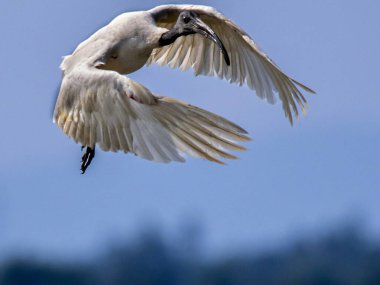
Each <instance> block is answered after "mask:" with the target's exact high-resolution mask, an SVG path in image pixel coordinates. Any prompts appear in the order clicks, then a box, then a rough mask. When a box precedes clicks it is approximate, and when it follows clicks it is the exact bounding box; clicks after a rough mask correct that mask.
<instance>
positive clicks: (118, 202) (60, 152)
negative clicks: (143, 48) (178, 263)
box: [0, 0, 380, 257]
mask: <svg viewBox="0 0 380 285" xmlns="http://www.w3.org/2000/svg"><path fill="white" fill-rule="evenodd" d="M173 2H175V3H182V1H173ZM164 3H168V2H164V1H128V0H124V1H121V0H108V1H100V0H86V1H84V0H83V1H75V0H69V1H68V0H65V1H48V0H45V1H42V0H35V1H29V0H17V1H1V2H0V37H1V39H0V41H1V42H0V55H1V71H0V99H1V100H0V126H1V133H2V134H1V139H0V257H1V256H5V255H7V254H12V253H15V252H32V253H37V254H47V255H51V254H58V255H62V256H70V255H73V254H75V253H77V252H81V253H84V254H85V253H89V252H91V251H93V250H96V249H98V248H99V245H102V244H103V243H104V242H106V241H107V240H109V239H113V238H117V239H119V238H129V237H131V236H135V234H136V232H138V230H139V229H140V228H142V227H143V226H144V225H145V224H146V223H151V224H157V225H158V226H159V227H162V229H163V230H164V231H166V232H169V233H170V232H175V230H176V228H178V227H179V226H180V225H181V223H182V222H183V221H184V220H187V219H194V220H196V221H199V222H200V223H201V225H202V228H203V231H204V234H205V240H206V242H207V245H208V248H209V249H210V250H212V251H214V252H222V251H228V250H232V249H234V248H242V247H247V246H250V248H252V249H254V248H262V247H263V246H270V245H271V244H281V243H284V242H286V241H287V240H289V239H292V238H294V237H296V236H297V235H298V234H300V233H307V232H313V231H317V230H319V229H325V228H328V227H332V226H334V225H336V224H337V223H345V222H349V221H350V219H353V218H354V219H356V218H357V217H359V218H360V219H361V220H362V221H364V222H365V223H366V227H367V228H368V229H369V231H370V232H371V233H372V234H373V236H374V237H380V230H379V229H380V208H379V207H380V206H379V205H380V204H379V202H380V163H379V159H380V148H379V146H380V120H379V119H380V111H379V106H380V80H379V66H380V55H379V47H380V37H379V26H380V18H379V15H378V12H379V11H380V1H378V0H364V1H360V2H359V1H330V0H320V1H314V0H288V1H283V0H269V1H251V0H249V1H248V0H247V1H244V0H235V1H193V3H196V4H205V5H211V6H214V7H216V8H217V9H218V10H220V11H221V12H223V13H224V14H225V15H227V16H228V17H230V18H232V19H233V20H234V21H235V22H237V23H238V24H239V25H241V26H242V27H243V28H244V29H245V30H246V31H247V32H248V33H249V34H250V35H251V36H252V37H253V38H254V39H255V40H256V42H257V43H258V44H259V45H260V46H261V48H262V49H263V50H264V51H266V52H267V53H268V54H269V55H270V57H272V58H273V59H274V61H275V62H276V63H277V64H278V65H279V66H280V67H281V68H282V69H283V70H284V71H285V72H286V73H287V74H289V75H291V76H292V77H294V78H296V79H297V80H299V81H300V82H302V83H305V84H306V85H308V86H310V87H312V88H313V89H315V90H316V91H317V93H318V94H317V95H312V94H306V96H307V99H308V102H309V106H310V108H309V112H308V115H307V116H306V117H301V119H300V120H299V121H298V122H296V123H295V124H294V126H293V127H292V126H290V124H289V123H288V122H287V120H286V119H285V117H284V115H283V112H282V109H281V106H280V104H276V105H274V106H273V105H269V104H267V103H266V102H264V101H261V100H260V99H259V98H258V97H256V96H255V94H254V93H253V92H252V91H251V90H249V89H248V88H246V87H238V86H236V85H230V84H228V83H227V82H223V81H221V80H218V79H215V78H209V77H197V78H196V77H194V76H193V75H192V73H191V72H186V73H181V72H180V71H179V70H170V69H169V68H159V67H149V68H144V69H142V70H140V71H138V72H137V73H135V74H133V75H132V76H131V77H132V78H134V79H135V80H137V81H139V82H141V83H142V84H144V85H146V86H147V87H148V88H149V89H150V90H152V91H153V92H155V93H159V94H164V95H167V96H173V97H178V98H180V99H182V100H185V101H187V102H190V103H192V104H193V105H197V106H200V107H202V108H205V109H207V110H210V111H213V112H216V113H218V114H221V115H223V116H225V117H227V118H229V119H231V120H232V121H234V122H236V123H238V124H239V125H241V126H242V127H244V128H245V129H246V130H248V131H249V133H250V135H251V136H252V137H253V138H254V141H252V142H250V143H248V144H247V147H248V148H249V150H248V151H246V152H242V153H239V154H238V155H239V157H240V158H241V159H240V160H238V161H229V162H228V165H227V166H220V165H216V164H212V163H210V162H206V161H202V160H197V159H192V158H189V159H188V162H187V163H186V164H179V163H172V164H169V165H162V164H156V163H152V162H148V161H145V160H142V159H139V158H136V157H134V156H132V155H124V154H121V153H119V154H114V153H105V152H101V151H98V152H97V156H96V157H95V160H94V161H93V163H92V165H91V166H90V168H89V169H88V173H86V175H80V171H79V164H80V157H81V151H80V146H79V145H76V144H75V143H74V142H73V141H72V140H70V139H69V138H67V137H66V136H65V135H64V134H63V133H62V132H61V131H60V130H59V129H58V128H57V127H56V126H55V125H54V124H53V123H52V120H51V113H52V108H53V104H54V100H55V96H56V92H57V89H58V87H59V83H60V79H61V72H60V70H59V69H58V66H59V64H60V61H61V57H62V56H63V55H66V54H70V53H71V52H72V51H73V49H74V48H75V47H76V46H77V45H78V44H79V43H80V42H81V41H83V40H84V39H86V38H87V37H88V36H89V35H90V34H91V33H93V32H94V31H96V30H97V29H98V28H100V27H101V26H103V25H104V24H106V23H107V22H109V21H110V20H111V19H112V18H113V17H115V16H117V15H118V14H120V13H122V12H125V11H132V10H143V9H148V8H151V7H153V6H155V5H158V4H164Z"/></svg>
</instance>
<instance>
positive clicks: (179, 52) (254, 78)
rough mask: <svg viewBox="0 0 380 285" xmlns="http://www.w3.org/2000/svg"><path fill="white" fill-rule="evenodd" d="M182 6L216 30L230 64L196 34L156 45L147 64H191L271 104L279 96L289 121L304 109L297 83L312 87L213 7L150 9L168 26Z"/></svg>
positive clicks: (305, 88)
mask: <svg viewBox="0 0 380 285" xmlns="http://www.w3.org/2000/svg"><path fill="white" fill-rule="evenodd" d="M184 10H192V11H193V12H195V13H197V14H198V16H199V17H200V18H201V19H202V20H203V21H204V22H205V23H206V24H207V25H209V26H210V27H211V29H213V30H214V31H215V33H216V34H217V35H218V36H219V38H220V39H221V41H222V42H223V43H224V45H225V47H226V49H227V52H228V53H229V56H230V59H231V66H227V64H226V63H225V61H224V59H223V56H222V55H221V53H220V52H219V50H218V48H217V47H216V45H215V44H214V43H213V42H211V41H210V40H208V39H206V38H204V37H202V36H200V35H198V34H196V35H189V36H186V37H180V38H179V39H177V41H175V42H174V43H173V44H172V45H168V46H164V47H160V48H157V49H155V50H154V51H153V52H152V55H151V56H150V58H149V60H148V62H147V64H152V63H158V64H159V65H165V64H169V66H170V67H171V68H180V69H181V70H187V69H189V68H193V69H194V73H195V75H200V74H203V75H208V76H214V75H216V76H218V77H219V78H222V79H226V80H228V81H229V82H231V83H237V84H239V85H243V84H247V85H248V87H249V88H251V89H252V90H255V91H256V94H257V95H258V96H259V97H260V98H262V99H265V100H266V101H268V102H269V103H271V104H273V103H275V98H276V97H277V96H278V97H279V98H280V100H281V101H282V105H283V109H284V112H285V116H286V117H287V118H288V119H289V120H290V122H291V123H292V122H293V116H294V115H295V116H296V117H298V114H299V111H298V108H300V109H301V110H302V111H303V112H305V108H306V107H307V104H306V100H305V98H304V96H303V95H302V93H301V92H300V90H299V89H298V87H300V88H302V89H303V90H305V91H307V92H311V93H314V91H313V90H311V89H310V88H308V87H306V86H304V85H302V84H301V83H299V82H297V81H295V80H293V79H292V78H290V77H289V76H287V75H285V74H284V73H283V72H282V71H281V70H280V69H279V68H278V67H277V66H276V65H275V64H274V62H273V61H272V60H271V59H270V58H269V57H268V56H267V55H266V54H265V53H264V52H262V51H261V50H260V49H259V47H258V46H257V45H256V43H255V42H254V41H253V40H252V38H250V37H249V36H248V34H247V33H246V32H245V31H243V30H242V29H241V28H240V27H239V26H238V25H236V24H235V23H234V22H232V21H231V20H229V19H228V18H226V17H225V16H224V15H222V14H221V13H220V12H218V11H216V10H215V9H214V8H212V7H208V6H201V5H161V6H158V7H156V8H154V9H152V10H150V13H151V14H152V16H153V18H154V19H155V21H156V23H157V25H158V26H160V27H164V28H167V29H170V28H172V27H173V26H174V24H175V22H176V20H177V18H178V15H179V13H180V12H182V11H184ZM276 94H277V96H276ZM296 102H297V103H296Z"/></svg>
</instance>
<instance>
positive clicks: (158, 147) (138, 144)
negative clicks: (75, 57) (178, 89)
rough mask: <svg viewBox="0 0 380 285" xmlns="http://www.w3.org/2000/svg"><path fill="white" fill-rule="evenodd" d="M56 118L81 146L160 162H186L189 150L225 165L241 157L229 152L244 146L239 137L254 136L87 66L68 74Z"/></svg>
mask: <svg viewBox="0 0 380 285" xmlns="http://www.w3.org/2000/svg"><path fill="white" fill-rule="evenodd" d="M166 52H171V51H170V50H168V51H166ZM178 52H179V53H178ZM180 53H181V51H177V53H176V56H177V57H182V56H183V54H180ZM186 56H187V55H186ZM189 59H190V57H189ZM54 121H55V122H56V123H57V125H58V126H59V127H60V128H62V129H63V131H64V133H65V134H67V135H68V136H69V137H71V138H73V139H74V140H75V141H76V142H78V143H80V144H82V145H86V146H90V147H94V146H95V145H99V146H100V148H102V149H103V150H106V151H124V152H126V153H127V152H131V153H134V154H136V155H138V156H140V157H142V158H145V159H148V160H154V161H158V162H169V161H184V158H183V156H182V155H181V153H187V154H189V155H193V156H197V157H201V158H204V159H208V160H210V161H214V162H217V163H222V161H221V160H220V158H229V159H235V158H236V157H235V156H234V155H232V154H229V153H227V152H226V150H245V148H244V147H242V146H240V145H238V144H236V143H235V142H236V141H248V140H249V138H248V137H247V136H246V135H245V134H246V131H245V130H244V129H242V128H241V127H239V126H238V125H236V124H234V123H232V122H230V121H228V120H227V119H224V118H222V117H220V116H218V115H215V114H213V113H211V112H208V111H205V110H203V109H200V108H197V107H194V106H191V105H189V104H187V103H184V102H181V101H179V100H175V99H173V98H169V97H158V96H155V95H153V94H152V93H151V92H150V91H149V90H148V89H147V88H145V87H144V86H142V85H141V84H139V83H137V82H135V81H132V80H131V79H129V78H126V77H124V76H122V75H120V74H119V73H117V72H114V71H108V70H99V69H97V68H95V67H89V66H87V65H83V66H82V65H79V66H77V67H76V68H73V69H71V70H70V71H69V72H67V73H65V74H64V77H63V80H62V84H61V90H60V94H59V96H58V100H57V103H56V107H55V111H54Z"/></svg>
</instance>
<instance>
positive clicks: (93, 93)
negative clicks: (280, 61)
mask: <svg viewBox="0 0 380 285" xmlns="http://www.w3.org/2000/svg"><path fill="white" fill-rule="evenodd" d="M151 63H158V64H160V65H164V64H169V66H171V67H173V68H177V67H178V68H181V69H182V70H186V69H189V68H193V69H194V72H195V74H205V75H216V76H219V77H220V78H224V79H227V80H229V81H230V82H236V83H238V84H240V85H242V84H247V85H248V86H249V87H250V88H252V89H254V90H256V93H257V95H259V96H260V97H262V98H265V99H266V100H268V101H269V102H271V103H273V102H274V98H275V94H276V93H277V94H278V95H279V97H280V99H281V101H282V103H283V108H284V111H285V115H286V116H287V117H288V118H289V119H290V121H291V122H292V112H293V113H294V114H295V115H298V109H297V104H296V103H298V106H299V107H300V108H301V109H302V110H304V107H305V106H306V101H305V99H304V97H303V95H302V94H301V92H300V91H299V90H298V88H297V85H298V86H300V87H301V88H303V89H305V90H307V91H310V92H312V90H310V89H308V88H307V87H305V86H304V85H302V84H300V83H298V82H297V81H295V80H293V79H291V78H290V77H288V76H287V75H285V74H284V73H283V72H282V71H281V70H280V69H279V68H278V67H277V66H276V65H274V64H273V62H272V61H271V60H270V59H269V58H268V57H267V56H266V55H265V54H264V53H263V52H261V51H260V50H259V49H258V48H257V46H256V45H255V43H254V42H253V41H252V39H251V38H250V37H249V36H248V35H247V34H246V33H245V32H244V31H243V30H241V29H240V28H239V27H238V26H237V25H236V24H234V23H233V22H231V21H230V20H229V19H227V18H226V17H224V16H223V15H222V14H220V13H219V12H217V11H216V10H215V9H213V8H211V7H206V6H196V5H163V6H158V7H156V8H154V9H152V10H148V11H139V12H129V13H124V14H122V15H120V16H118V17H116V18H115V19H114V20H113V21H111V22H110V23H109V24H108V25H107V26H105V27H103V28H101V29H100V30H98V31H97V32H96V33H94V34H93V35H92V36H91V37H90V38H88V39H87V40H85V41H84V42H82V43H81V44H80V45H79V46H78V47H77V48H76V50H75V51H74V52H73V54H72V55H69V56H66V57H65V58H64V60H63V62H62V64H61V69H62V71H63V79H62V84H61V89H60V94H59V97H58V99H57V103H56V108H55V111H54V121H55V122H56V123H57V125H58V126H59V127H60V128H62V129H63V131H64V133H65V134H67V135H68V136H69V137H71V138H73V139H74V140H75V141H77V142H79V143H81V144H82V145H83V146H86V147H87V151H86V153H85V155H84V156H83V163H82V171H83V172H84V171H85V170H86V168H87V167H88V165H89V164H90V162H91V159H92V158H93V156H94V150H95V146H96V145H99V146H100V147H101V148H102V149H103V150H106V151H108V150H112V151H118V150H122V151H124V152H126V153H127V152H131V153H134V154H136V155H138V156H140V157H143V158H146V159H149V160H154V161H160V162H169V161H173V160H175V161H184V159H183V156H182V153H187V154H190V155H192V156H197V157H202V158H206V159H208V160H211V161H215V162H220V163H221V161H220V160H219V158H220V157H224V158H236V157H235V156H233V155H231V154H228V153H227V152H225V150H243V149H244V147H242V146H239V145H237V144H236V143H235V141H247V140H249V138H248V137H247V136H246V135H245V134H246V132H245V130H244V129H242V128H241V127H239V126H237V125H235V124H233V123H232V122H230V121H228V120H226V119H224V118H221V117H220V116H217V115H215V114H212V113H210V112H207V111H205V110H202V109H200V108H197V107H194V106H191V105H189V104H187V103H184V102H181V101H178V100H175V99H172V98H169V97H160V96H157V95H154V94H153V93H152V92H151V91H149V90H148V89H147V88H146V87H144V86H142V85H141V84H139V83H137V82H134V81H133V80H131V79H129V78H127V77H125V76H124V74H129V73H132V72H134V71H136V70H138V69H140V68H141V67H143V66H144V65H146V64H151Z"/></svg>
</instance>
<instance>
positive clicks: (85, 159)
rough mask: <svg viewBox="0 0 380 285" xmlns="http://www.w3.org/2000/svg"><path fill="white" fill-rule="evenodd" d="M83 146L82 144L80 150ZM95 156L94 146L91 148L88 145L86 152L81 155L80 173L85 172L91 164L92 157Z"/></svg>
mask: <svg viewBox="0 0 380 285" xmlns="http://www.w3.org/2000/svg"><path fill="white" fill-rule="evenodd" d="M84 147H85V146H82V150H83V149H84ZM94 156H95V147H94V148H93V149H92V148H90V147H87V148H86V152H85V153H84V154H83V156H82V164H81V167H80V170H81V171H82V174H84V173H85V172H86V169H87V167H89V165H90V164H91V161H92V159H93V158H94Z"/></svg>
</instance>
